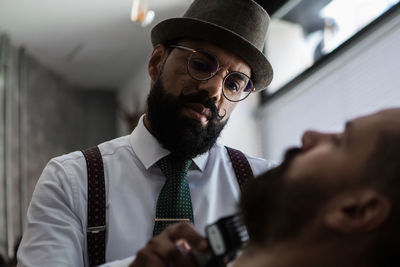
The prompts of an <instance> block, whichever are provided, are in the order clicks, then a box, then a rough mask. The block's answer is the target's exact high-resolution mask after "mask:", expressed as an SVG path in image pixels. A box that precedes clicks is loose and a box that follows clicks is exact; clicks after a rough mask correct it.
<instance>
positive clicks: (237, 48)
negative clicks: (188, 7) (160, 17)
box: [151, 18, 273, 91]
mask: <svg viewBox="0 0 400 267" xmlns="http://www.w3.org/2000/svg"><path fill="white" fill-rule="evenodd" d="M179 38H199V39H203V40H206V41H209V42H212V43H214V44H216V45H218V46H221V47H223V48H226V49H228V50H230V51H231V52H233V53H234V54H236V55H238V56H240V57H241V58H242V59H243V60H244V61H245V62H246V63H247V64H249V66H250V68H251V70H252V76H253V77H252V80H253V83H254V88H255V90H256V91H260V90H263V89H265V88H266V87H267V86H268V85H269V84H270V83H271V81H272V77H273V71H272V67H271V64H270V63H269V61H268V60H267V58H266V57H265V55H264V54H263V53H262V52H261V51H260V50H258V49H257V47H255V46H254V45H253V44H251V43H250V42H248V41H247V40H246V39H244V38H243V37H241V36H240V35H238V34H236V33H234V32H232V31H230V30H229V29H226V28H223V27H220V26H218V25H215V24H213V23H209V22H205V21H202V20H198V19H193V18H172V19H167V20H164V21H162V22H160V23H159V24H157V25H156V26H155V27H154V28H153V29H152V31H151V41H152V44H153V46H156V45H158V44H163V43H166V42H168V41H171V40H174V39H179Z"/></svg>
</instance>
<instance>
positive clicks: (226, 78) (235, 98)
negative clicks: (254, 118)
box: [18, 0, 273, 266]
mask: <svg viewBox="0 0 400 267" xmlns="http://www.w3.org/2000/svg"><path fill="white" fill-rule="evenodd" d="M268 23H269V17H268V14H267V13H266V11H265V10H264V9H263V8H262V7H261V6H259V5H258V4H257V3H255V2H254V1H252V0H195V1H194V2H193V3H192V5H191V6H190V7H189V9H188V10H187V11H186V13H185V14H184V16H183V17H181V18H173V19H168V20H165V21H162V22H161V23H159V24H158V25H156V26H155V27H154V28H153V30H152V33H151V39H152V43H153V45H154V50H153V53H152V55H151V58H150V60H149V65H148V72H149V75H150V78H151V90H150V94H149V97H148V100H147V103H148V109H147V112H146V114H144V115H143V116H142V118H141V119H140V121H139V124H138V126H137V127H136V128H135V130H134V131H133V132H132V134H131V135H129V136H124V137H121V138H117V139H115V140H111V141H108V142H105V143H103V144H100V145H99V146H98V147H94V148H91V149H88V150H85V151H83V153H82V152H80V151H77V152H73V153H70V154H68V155H63V156H60V157H57V158H54V159H52V160H51V161H50V162H49V163H48V165H47V166H46V168H45V169H44V171H43V173H42V175H41V177H40V179H39V181H38V184H37V186H36V188H35V192H34V194H33V197H32V201H31V204H30V207H29V209H28V217H27V222H28V225H27V230H26V232H25V234H24V236H23V240H22V243H21V246H20V250H19V252H18V260H19V265H20V266H96V265H99V264H102V263H104V262H112V261H117V260H120V259H124V258H125V259H126V260H125V261H124V262H130V261H132V259H133V258H134V257H135V256H134V255H136V253H137V252H138V251H140V255H139V256H140V257H139V256H138V260H140V262H138V261H136V262H135V263H134V264H135V265H136V266H137V265H138V264H139V266H140V265H142V266H144V265H146V264H149V265H148V266H158V265H159V264H161V263H163V264H164V263H174V264H177V263H178V262H179V257H173V258H170V257H169V256H168V257H167V258H163V257H162V256H161V258H160V254H162V253H163V251H164V250H165V245H166V246H168V245H169V244H170V243H169V241H170V240H171V238H172V237H173V235H174V232H175V231H179V232H180V235H183V236H184V237H187V238H188V239H189V238H191V236H193V239H198V240H199V241H200V243H199V244H200V245H201V243H202V241H204V240H203V239H202V238H201V237H200V235H198V234H197V233H195V232H194V229H197V230H196V231H199V234H202V233H203V230H204V227H205V226H206V225H207V224H209V223H211V222H214V221H216V220H217V219H218V218H220V217H222V216H226V215H230V214H232V213H234V212H236V208H237V201H238V199H239V195H240V188H241V186H243V185H244V184H245V182H246V181H247V180H248V179H251V178H252V177H253V176H254V175H258V174H260V173H262V172H264V171H266V170H267V169H269V168H271V167H272V165H273V164H272V163H271V162H269V161H265V160H263V159H258V158H253V157H250V156H247V155H244V154H242V153H241V152H240V151H237V150H234V149H230V148H227V147H224V146H223V145H220V144H218V143H216V140H217V138H218V137H219V135H220V132H221V131H222V129H223V128H224V126H225V124H226V123H227V121H228V119H229V117H230V114H231V113H232V111H233V110H234V108H235V106H236V105H237V104H238V102H240V101H242V100H244V99H245V98H246V97H248V96H249V94H251V93H253V92H256V91H259V90H262V89H264V88H265V87H266V86H267V85H268V84H269V83H270V82H271V79H272V68H271V66H270V64H269V62H268V60H267V59H266V58H265V56H264V55H263V54H262V49H263V46H264V40H265V36H266V31H267V27H268ZM249 138H251V137H249ZM178 222H189V223H192V224H193V225H194V228H190V227H191V226H189V224H186V226H185V227H184V228H185V229H187V228H189V230H185V229H180V228H179V229H174V227H173V226H172V227H169V228H167V227H168V226H169V225H171V224H175V223H178ZM165 228H167V230H166V231H164V229H165ZM170 229H173V231H172V232H171V230H170ZM181 230H182V231H181ZM186 231H187V232H188V234H187V236H185V232H186ZM149 240H151V241H150V242H149ZM146 244H147V246H146ZM149 244H150V245H149ZM151 244H160V246H158V245H156V246H152V245H151ZM200 248H201V246H200ZM177 249H178V248H177ZM168 251H169V252H168V255H171V254H170V252H171V250H170V249H169V248H168ZM172 251H173V252H172V254H173V253H174V251H175V252H176V250H174V249H172ZM149 252H150V253H149ZM155 255H156V257H154V256H155ZM157 255H158V256H157ZM175 256H176V254H175ZM157 257H158V258H157ZM116 264H118V263H116Z"/></svg>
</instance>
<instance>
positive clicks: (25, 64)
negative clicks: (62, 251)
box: [0, 35, 117, 255]
mask: <svg viewBox="0 0 400 267" xmlns="http://www.w3.org/2000/svg"><path fill="white" fill-rule="evenodd" d="M0 51H1V52H0V70H1V72H0V81H1V82H0V101H1V105H0V106H1V107H2V109H1V110H0V115H1V116H0V117H1V120H0V123H1V124H0V126H1V127H0V128H1V130H0V140H1V141H0V144H1V145H0V147H1V151H0V162H1V163H0V164H1V165H0V170H1V176H0V185H1V186H0V193H1V194H0V196H1V200H0V203H1V204H0V214H1V216H0V229H1V234H0V251H1V254H2V255H7V254H8V253H10V254H12V253H13V252H12V251H11V250H12V249H13V245H14V242H15V241H16V240H17V238H18V237H19V236H20V235H21V234H22V231H23V224H24V218H25V214H26V209H27V206H28V203H29V200H30V198H31V196H32V192H33V189H34V187H35V184H36V181H37V179H38V177H39V176H40V173H41V172H42V170H43V168H44V166H45V164H46V163H47V162H48V161H49V159H50V158H52V157H55V156H57V155H60V154H63V153H67V152H69V151H73V150H78V149H83V148H88V147H90V146H93V145H96V144H98V143H100V142H103V141H105V140H108V139H111V138H114V137H115V136H116V135H117V129H116V125H117V124H116V112H117V106H116V103H117V102H116V92H115V91H109V90H108V91H105V90H101V89H92V90H90V91H88V90H83V89H82V88H81V87H79V86H77V85H74V84H72V83H71V82H69V81H67V80H65V79H63V78H62V77H60V76H59V75H57V74H56V73H54V72H52V71H51V70H49V69H48V68H46V67H43V66H42V65H41V64H40V63H38V62H37V61H36V60H35V59H34V58H32V57H31V56H30V55H29V54H27V53H26V52H25V50H24V49H17V48H15V47H14V46H13V45H12V43H11V42H10V39H9V38H8V37H7V36H6V35H1V36H0ZM6 247H8V248H9V249H10V251H9V252H7V251H5V248H6Z"/></svg>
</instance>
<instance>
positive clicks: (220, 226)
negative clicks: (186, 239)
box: [193, 214, 249, 267]
mask: <svg viewBox="0 0 400 267" xmlns="http://www.w3.org/2000/svg"><path fill="white" fill-rule="evenodd" d="M205 232H206V238H207V241H208V243H209V247H210V249H209V250H207V251H205V252H198V251H193V256H194V259H195V261H196V262H197V264H198V266H199V267H217V266H224V265H225V264H227V263H228V262H230V261H232V260H233V259H235V257H236V255H237V253H238V252H239V250H240V249H242V248H243V247H244V246H246V245H247V243H248V240H249V235H248V233H247V229H246V227H245V226H244V224H243V222H242V219H241V217H240V216H239V215H238V214H235V215H232V216H227V217H223V218H221V219H219V220H218V221H217V222H215V223H213V224H210V225H208V226H206V229H205Z"/></svg>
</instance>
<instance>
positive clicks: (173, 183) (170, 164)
mask: <svg viewBox="0 0 400 267" xmlns="http://www.w3.org/2000/svg"><path fill="white" fill-rule="evenodd" d="M191 163H192V160H186V161H183V160H179V159H177V158H176V157H175V156H174V155H173V154H170V155H168V156H166V157H164V158H162V159H161V160H159V161H158V162H157V163H156V164H157V166H158V167H159V168H160V169H161V171H162V172H163V173H164V175H165V177H166V181H165V184H164V186H163V188H162V189H161V192H160V195H159V196H158V200H157V208H156V218H155V223H154V230H153V236H156V235H158V234H159V233H161V232H162V231H163V230H164V229H165V228H166V227H167V226H168V225H171V224H174V223H178V222H183V221H187V222H192V223H193V222H194V219H193V210H192V200H191V197H190V189H189V183H188V180H187V177H186V175H187V171H188V169H189V166H190V164H191Z"/></svg>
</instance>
